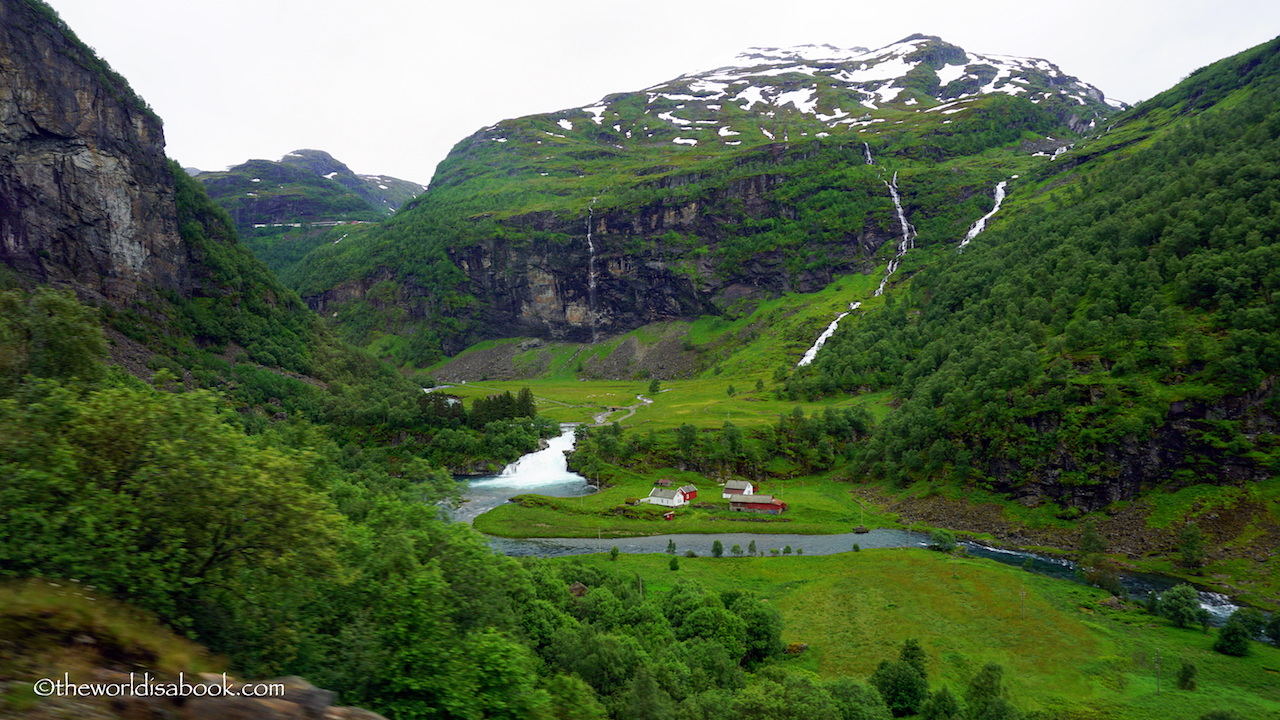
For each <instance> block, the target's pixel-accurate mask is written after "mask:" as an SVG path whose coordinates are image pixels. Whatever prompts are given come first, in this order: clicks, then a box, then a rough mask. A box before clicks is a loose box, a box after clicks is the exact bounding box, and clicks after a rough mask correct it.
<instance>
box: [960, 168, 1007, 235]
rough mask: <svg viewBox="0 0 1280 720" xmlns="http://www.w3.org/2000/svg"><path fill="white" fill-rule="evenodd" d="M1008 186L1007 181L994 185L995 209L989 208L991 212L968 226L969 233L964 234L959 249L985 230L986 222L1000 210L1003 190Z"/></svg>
mask: <svg viewBox="0 0 1280 720" xmlns="http://www.w3.org/2000/svg"><path fill="white" fill-rule="evenodd" d="M1008 184H1009V182H1008V181H1007V180H1001V181H1000V184H998V185H996V194H995V195H996V204H995V207H993V208H991V212H989V213H987V214H986V215H983V216H982V217H980V218H978V220H977V222H975V223H974V224H973V225H971V226H969V232H967V233H965V234H964V239H963V240H961V241H960V248H961V249H963V248H964V246H965V245H968V244H969V241H970V240H973V239H974V238H976V237H978V233H980V232H982V231H983V230H986V229H987V221H988V220H990V219H991V217H992V216H993V215H995V214H996V212H997V211H998V210H1000V204H1001V203H1003V202H1004V189H1005V187H1007V186H1008Z"/></svg>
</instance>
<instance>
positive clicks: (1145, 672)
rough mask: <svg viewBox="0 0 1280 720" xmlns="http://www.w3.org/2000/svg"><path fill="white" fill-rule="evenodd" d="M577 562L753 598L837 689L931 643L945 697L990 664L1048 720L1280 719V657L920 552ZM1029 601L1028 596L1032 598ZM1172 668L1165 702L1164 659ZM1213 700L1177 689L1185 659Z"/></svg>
mask: <svg viewBox="0 0 1280 720" xmlns="http://www.w3.org/2000/svg"><path fill="white" fill-rule="evenodd" d="M575 560H578V561H581V562H584V563H588V564H597V565H601V566H606V565H607V566H609V567H610V568H611V569H618V570H622V571H625V572H632V573H635V574H636V575H638V576H639V577H641V578H643V579H644V585H645V587H646V589H647V590H648V591H664V590H667V589H669V588H670V587H672V586H673V585H674V583H676V582H677V581H680V580H695V581H697V582H699V583H702V584H703V585H705V586H707V587H708V588H710V589H713V590H719V591H724V590H748V591H751V592H755V593H757V594H759V595H760V596H761V597H763V598H765V599H766V600H768V601H769V602H770V603H771V604H773V605H774V606H775V607H777V608H778V609H779V611H781V612H782V615H783V618H784V620H785V623H786V627H785V630H784V633H783V640H784V641H785V642H803V643H808V644H809V650H808V651H807V652H806V653H804V654H802V655H800V656H799V657H797V658H794V659H789V660H787V661H785V662H786V663H787V664H788V665H792V666H795V667H800V668H804V669H807V670H812V671H814V672H817V673H819V674H820V675H823V676H826V677H832V676H839V675H852V676H855V677H862V678H865V677H866V676H868V675H870V674H871V672H872V671H873V670H874V669H875V667H876V665H877V664H878V663H879V662H880V661H881V660H885V659H892V658H893V657H895V656H896V654H897V651H898V648H899V647H900V645H901V643H902V641H903V640H905V639H907V638H917V639H919V640H920V641H921V644H922V645H923V647H924V649H925V652H926V655H927V656H928V660H927V662H928V670H929V678H930V683H931V686H932V687H933V688H934V689H936V688H937V687H939V686H940V685H946V686H948V687H950V688H951V689H952V691H953V692H959V691H961V690H962V688H963V687H964V686H965V684H966V683H967V682H968V680H969V678H970V677H971V676H972V674H973V673H974V672H975V671H977V670H978V669H979V668H981V667H982V665H983V664H985V663H987V662H997V663H1000V664H1001V665H1003V666H1004V668H1005V672H1006V675H1005V677H1006V683H1007V686H1008V688H1009V694H1010V699H1011V700H1012V701H1013V702H1014V704H1016V705H1018V706H1019V707H1021V708H1022V709H1023V710H1026V711H1030V712H1033V713H1042V715H1038V716H1043V717H1053V718H1083V717H1090V718H1093V717H1106V718H1118V719H1121V720H1130V719H1132V720H1147V719H1148V718H1152V717H1177V718H1180V717H1198V716H1199V715H1201V714H1203V713H1205V712H1208V711H1210V710H1214V709H1222V708H1231V709H1234V710H1235V711H1237V712H1239V713H1242V714H1243V716H1244V717H1259V718H1261V717H1274V716H1275V713H1277V712H1280V683H1276V682H1275V674H1274V673H1275V672H1276V670H1277V669H1280V649H1277V648H1274V647H1270V646H1266V645H1262V644H1260V643H1254V644H1253V645H1252V650H1253V653H1252V654H1251V656H1250V657H1247V658H1232V657H1227V656H1225V655H1221V654H1218V653H1215V652H1213V651H1212V650H1211V649H1210V646H1211V645H1212V642H1213V638H1212V636H1211V635H1208V634H1205V633H1202V632H1200V631H1199V630H1184V629H1177V628H1173V627H1170V626H1169V625H1168V623H1167V622H1166V621H1164V620H1160V619H1156V618H1153V617H1152V616H1150V615H1147V614H1145V613H1144V612H1142V611H1140V610H1137V609H1128V608H1126V609H1113V608H1110V607H1107V606H1103V605H1101V604H1100V603H1101V601H1103V600H1105V599H1106V598H1107V595H1106V593H1104V592H1102V591H1099V590H1095V589H1092V588H1088V587H1084V586H1081V585H1076V584H1073V583H1069V582H1065V581H1059V580H1053V579H1050V578H1045V577H1041V576H1038V575H1033V574H1030V573H1027V572H1024V571H1021V570H1018V569H1016V568H1012V567H1008V566H1004V565H1000V564H998V563H994V562H990V561H985V560H980V559H954V558H949V557H946V556H943V555H940V554H937V553H931V552H928V551H924V550H912V549H887V550H867V551H863V552H860V553H845V554H842V555H829V556H803V557H778V558H774V557H764V558H729V557H725V558H720V559H715V558H705V557H703V558H683V557H682V558H680V566H679V570H677V571H674V572H673V571H671V570H669V569H668V562H669V558H668V556H666V555H660V554H654V555H625V554H624V555H622V556H620V557H619V559H618V560H617V561H616V562H613V563H611V562H610V561H609V559H608V556H607V555H592V556H584V557H580V558H576V559H557V560H553V561H552V562H574V561H575ZM1024 591H1025V596H1024V595H1023V592H1024ZM1157 653H1158V654H1159V657H1160V658H1161V668H1162V671H1161V676H1162V680H1161V691H1160V692H1159V693H1157V692H1156V676H1155V668H1156V664H1155V657H1156V655H1157ZM1183 659H1185V660H1188V661H1190V662H1193V663H1195V664H1196V666H1197V668H1198V670H1199V689H1197V690H1196V691H1194V692H1187V691H1181V690H1175V689H1174V688H1173V682H1172V681H1173V677H1174V675H1175V674H1176V672H1177V668H1178V664H1179V663H1180V661H1181V660H1183Z"/></svg>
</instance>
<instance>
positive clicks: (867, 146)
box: [862, 142, 876, 165]
mask: <svg viewBox="0 0 1280 720" xmlns="http://www.w3.org/2000/svg"><path fill="white" fill-rule="evenodd" d="M862 149H863V150H865V151H866V153H867V164H868V165H875V164H876V161H875V160H873V159H872V158H871V146H870V145H868V144H866V143H865V142H864V143H862Z"/></svg>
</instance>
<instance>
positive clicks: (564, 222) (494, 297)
mask: <svg viewBox="0 0 1280 720" xmlns="http://www.w3.org/2000/svg"><path fill="white" fill-rule="evenodd" d="M684 179H685V180H689V181H690V182H692V181H696V180H697V178H684ZM681 180H682V178H679V177H676V178H664V179H663V180H662V181H660V183H661V187H663V188H669V187H671V186H672V183H679V182H680V181H681ZM782 182H783V177H782V176H779V175H770V174H761V175H755V176H751V177H747V178H742V179H737V180H734V181H731V182H729V183H726V185H725V187H723V188H722V189H720V190H717V191H715V192H714V193H711V194H709V195H708V196H706V197H704V198H701V199H697V200H691V199H682V200H673V199H671V198H667V199H663V200H659V201H654V202H651V203H648V204H644V205H639V206H624V207H614V208H596V209H593V210H592V211H591V212H590V214H589V215H587V214H584V215H582V216H579V217H568V218H566V217H564V216H562V215H559V214H557V213H553V212H532V213H527V214H523V215H517V216H514V217H511V218H507V219H505V220H503V221H501V225H502V226H503V227H504V228H506V229H509V230H510V232H503V233H500V234H497V235H495V236H492V237H488V238H485V239H483V240H481V241H479V242H474V243H469V244H467V245H465V246H459V247H454V248H451V249H450V250H449V251H448V254H449V260H450V261H451V262H452V263H453V264H454V265H455V266H456V267H457V268H458V269H459V270H460V271H461V274H462V276H463V277H464V279H463V281H462V284H461V287H460V288H459V289H460V290H461V291H462V292H464V293H466V294H467V295H470V296H472V297H474V298H476V299H477V300H478V301H479V302H478V303H477V304H476V305H474V306H470V307H463V308H446V307H438V306H435V305H432V304H430V303H429V302H427V299H428V298H429V297H430V296H431V295H432V293H431V292H430V288H424V287H419V286H418V285H416V284H415V282H414V279H413V278H412V277H404V278H400V279H399V280H398V285H399V289H400V292H399V293H398V295H397V297H396V298H395V299H394V300H387V299H380V298H377V297H375V294H376V293H373V292H371V289H372V288H373V287H375V286H376V285H377V284H378V283H380V282H386V281H391V280H394V279H395V278H396V273H395V272H394V270H392V269H391V268H383V269H382V270H381V271H379V272H375V273H371V274H370V275H369V276H368V277H366V278H364V279H363V280H361V281H359V282H352V283H345V284H341V285H338V286H337V287H334V288H332V289H330V290H328V291H326V292H324V293H321V294H318V295H314V296H311V297H308V298H306V300H307V302H308V304H309V305H310V306H311V307H312V308H313V309H314V310H316V311H317V312H319V313H320V314H322V315H326V316H328V315H331V314H332V312H335V311H339V309H338V308H339V306H340V305H341V304H343V303H347V302H351V301H355V300H361V299H363V300H365V301H366V302H369V303H370V304H373V305H375V306H376V305H382V306H383V307H384V309H387V307H389V306H390V305H392V304H395V305H396V310H397V311H398V312H400V313H403V316H405V317H409V318H415V319H422V318H425V317H427V316H428V315H429V314H430V313H442V314H446V315H451V316H454V317H458V318H459V319H461V320H463V321H465V322H466V323H467V324H468V325H469V327H470V330H469V331H468V332H465V333H464V334H460V335H458V336H456V337H447V338H444V351H445V352H446V353H448V354H452V353H456V352H459V351H461V350H463V349H465V348H466V347H468V346H469V345H471V344H472V343H474V342H476V341H478V340H484V339H491V338H501V337H518V336H525V337H539V338H543V339H548V340H556V341H571V342H590V341H592V339H593V337H594V338H597V339H598V338H599V337H605V336H609V335H614V334H618V333H625V332H628V331H630V330H633V329H635V328H637V327H640V326H642V325H645V324H647V323H652V322H661V321H667V320H677V319H692V318H696V317H698V316H701V315H707V314H720V313H722V312H724V311H725V309H727V308H731V307H733V306H734V305H735V304H737V303H740V302H748V303H750V302H753V301H757V300H761V299H765V298H767V297H773V296H776V295H778V294H780V293H785V292H793V291H794V292H815V291H817V290H820V289H822V288H823V287H825V286H826V285H827V284H829V283H830V282H831V281H832V280H833V279H834V277H835V276H837V275H841V274H847V273H852V272H868V271H870V270H871V269H872V268H873V267H874V261H873V260H872V257H873V256H874V255H875V253H876V251H877V250H878V249H879V248H880V247H881V245H883V244H884V243H885V242H888V241H891V240H892V236H891V233H890V232H888V231H886V230H884V229H882V228H881V227H880V226H879V225H878V224H877V223H876V222H875V221H874V220H873V219H872V218H871V217H868V218H866V219H865V222H864V224H863V226H862V228H861V229H860V230H859V231H858V232H856V233H849V234H848V235H847V236H845V237H843V238H841V239H840V241H838V242H829V243H827V244H824V245H822V246H821V249H822V251H823V257H824V262H823V264H822V265H821V266H820V267H810V268H797V267H795V263H796V253H795V252H794V251H793V250H792V249H776V250H771V251H767V252H760V253H756V254H754V255H752V256H751V257H750V258H749V259H748V260H745V261H743V262H741V263H739V264H738V265H736V266H734V267H731V268H726V267H724V266H723V265H721V264H719V260H718V259H717V258H716V257H715V253H712V252H708V250H710V249H713V248H715V247H717V246H718V245H719V244H720V243H721V242H723V241H724V240H725V238H726V233H727V231H726V228H727V227H729V226H730V225H732V224H735V223H739V222H741V220H742V219H744V218H749V219H754V220H758V219H763V218H778V217H781V218H786V217H787V216H788V213H792V212H794V207H793V206H792V205H790V204H783V203H779V202H777V201H775V200H772V199H771V198H770V191H772V190H773V189H775V188H777V187H778V186H779V185H781V184H782ZM726 207H732V208H733V211H734V216H733V217H727V216H726V214H725V212H724V208H726ZM789 219H790V218H789ZM588 230H589V231H590V233H591V243H590V244H589V243H588V241H587V233H588ZM672 233H674V234H675V235H674V236H673V235H672ZM530 237H532V238H537V239H533V240H528V239H524V238H530ZM673 237H674V238H678V239H673ZM546 238H553V239H546ZM806 249H811V248H806ZM593 255H594V258H593ZM592 267H594V269H595V279H596V287H595V289H594V291H593V290H592V288H591V283H590V277H591V274H592V273H591V268H592Z"/></svg>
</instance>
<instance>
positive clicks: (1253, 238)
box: [787, 42, 1280, 506]
mask: <svg viewBox="0 0 1280 720" xmlns="http://www.w3.org/2000/svg"><path fill="white" fill-rule="evenodd" d="M1278 49H1280V44H1278V43H1276V42H1272V43H1269V44H1267V45H1265V46H1262V47H1260V48H1257V49H1255V50H1253V51H1250V52H1248V53H1245V54H1243V55H1242V56H1241V57H1240V58H1233V59H1229V60H1227V61H1224V62H1223V63H1221V64H1219V65H1215V66H1211V67H1210V68H1207V69H1205V70H1202V71H1200V72H1198V73H1196V74H1195V75H1193V76H1192V77H1191V78H1190V79H1189V80H1188V81H1186V83H1185V84H1184V85H1182V86H1179V88H1175V89H1174V90H1171V91H1169V92H1168V93H1165V94H1163V95H1161V96H1158V97H1157V98H1155V99H1153V100H1152V101H1151V103H1150V104H1145V103H1144V104H1142V105H1139V106H1138V107H1136V108H1135V109H1133V110H1132V111H1130V112H1129V113H1127V114H1126V115H1124V116H1121V118H1119V119H1118V122H1117V125H1116V128H1115V133H1116V134H1117V135H1122V134H1123V133H1125V132H1126V124H1127V123H1133V124H1137V125H1141V124H1142V123H1144V122H1147V121H1149V119H1150V118H1149V116H1151V115H1153V114H1156V113H1161V112H1165V113H1167V112H1168V111H1169V110H1170V109H1172V110H1174V111H1175V114H1174V115H1172V116H1167V115H1166V116H1162V117H1171V118H1172V119H1166V120H1164V121H1162V122H1161V123H1159V125H1157V126H1156V127H1155V129H1154V130H1151V129H1148V130H1147V131H1146V132H1147V133H1148V134H1149V135H1150V136H1149V138H1148V139H1146V140H1142V141H1141V142H1138V143H1135V144H1132V145H1131V146H1129V147H1126V148H1125V149H1123V150H1121V151H1119V152H1116V153H1112V154H1110V155H1108V154H1100V155H1095V156H1093V157H1092V158H1089V157H1088V150H1087V148H1086V150H1085V153H1086V158H1087V159H1086V162H1085V164H1083V165H1081V166H1079V167H1078V168H1075V169H1074V170H1073V171H1072V172H1071V174H1070V176H1069V178H1068V179H1067V181H1066V182H1065V183H1061V182H1060V181H1059V180H1058V179H1056V178H1054V179H1051V182H1050V183H1049V185H1050V187H1046V188H1045V189H1044V190H1042V193H1041V195H1040V196H1039V197H1037V198H1034V199H1033V200H1032V201H1030V202H1026V203H1023V204H1022V205H1020V206H1019V207H1020V208H1021V210H1020V211H1019V212H1014V213H1011V214H1010V215H1009V216H1007V217H1006V218H1005V219H1004V220H1003V221H1002V222H1001V223H998V224H996V225H995V226H994V227H992V228H991V229H990V230H988V231H987V233H985V234H984V235H983V236H982V238H981V241H980V242H977V243H975V244H973V245H971V246H970V247H969V248H968V249H967V250H966V251H965V252H963V253H962V254H958V255H956V256H953V257H952V258H949V259H947V260H945V261H941V262H938V263H936V264H935V265H933V266H931V267H928V268H926V269H923V270H922V271H921V272H920V273H919V274H917V275H916V276H915V277H914V278H913V280H912V283H911V286H910V291H909V293H908V294H906V295H905V296H903V297H900V298H896V299H895V301H894V302H893V303H892V304H890V305H887V306H886V307H885V308H884V309H883V311H880V312H877V313H872V314H870V315H868V316H867V317H866V318H865V319H864V320H863V322H861V323H860V324H858V325H857V326H856V328H851V329H850V330H849V331H845V332H839V333H837V334H836V335H835V336H834V337H833V338H832V339H831V340H830V341H829V342H828V344H827V346H826V347H825V348H824V350H823V352H822V353H821V354H819V356H818V358H817V361H816V362H815V363H814V364H813V365H812V366H811V367H810V368H808V369H802V370H800V371H798V372H796V373H795V374H794V376H793V377H792V378H791V379H790V380H789V381H788V383H787V390H788V392H790V393H793V394H795V395H797V396H814V395H822V394H826V393H831V392H838V391H845V392H849V391H853V392H857V391H859V390H862V389H883V388H888V389H891V390H892V391H893V392H894V393H895V394H896V395H897V396H898V397H900V398H902V399H903V404H902V406H901V407H900V408H899V409H898V410H897V411H896V412H894V413H893V414H892V415H891V416H890V417H889V418H888V419H887V420H886V421H885V423H884V424H883V425H882V426H881V427H880V428H879V429H878V430H877V432H876V433H875V435H874V437H873V439H872V442H871V443H870V444H869V445H868V446H867V448H866V450H865V452H864V453H863V455H862V463H861V468H862V471H863V472H867V473H872V474H875V475H888V476H890V477H895V478H900V479H902V480H903V481H907V480H910V479H916V478H921V477H925V476H937V475H949V476H950V477H952V478H955V479H957V480H963V481H979V482H996V483H998V484H1000V485H1001V486H1002V487H1005V488H1015V487H1018V486H1021V485H1023V484H1024V483H1025V482H1027V481H1029V480H1031V479H1032V478H1041V479H1044V478H1051V479H1054V480H1058V481H1061V482H1062V483H1063V484H1065V485H1067V486H1072V485H1074V486H1087V485H1097V484H1099V483H1107V482H1111V481H1115V480H1117V479H1119V478H1120V476H1122V475H1125V474H1128V473H1130V472H1131V471H1132V470H1133V468H1132V467H1127V466H1126V463H1127V462H1128V460H1127V459H1126V458H1124V457H1123V456H1122V455H1123V453H1117V452H1115V451H1114V448H1116V447H1118V446H1122V445H1124V444H1126V443H1129V444H1132V443H1139V444H1140V443H1143V442H1149V441H1156V442H1161V441H1164V442H1166V444H1167V442H1168V440H1169V437H1170V435H1169V434H1170V433H1171V432H1172V433H1173V434H1174V435H1176V436H1177V437H1178V438H1179V441H1178V442H1177V443H1176V444H1175V445H1174V446H1173V447H1166V448H1165V449H1166V450H1167V451H1168V452H1169V453H1170V454H1171V455H1172V454H1176V455H1177V456H1176V457H1172V456H1170V457H1162V458H1161V459H1160V461H1159V462H1157V463H1155V467H1151V468H1147V471H1148V472H1147V473H1146V474H1145V475H1144V478H1143V480H1142V482H1143V483H1146V482H1151V481H1162V480H1169V479H1176V480H1178V481H1179V482H1220V481H1222V480H1223V479H1224V478H1223V476H1222V474H1221V469H1222V463H1224V462H1226V463H1228V464H1230V465H1233V466H1238V467H1237V469H1236V470H1233V471H1232V473H1231V474H1232V476H1233V477H1234V476H1236V475H1239V476H1240V477H1239V478H1237V479H1244V478H1255V477H1265V476H1271V475H1274V473H1275V472H1276V469H1277V467H1280V465H1278V464H1277V463H1278V460H1280V458H1278V457H1277V449H1278V446H1280V442H1278V439H1277V436H1276V434H1275V430H1274V425H1273V422H1274V421H1273V420H1272V421H1268V420H1266V418H1274V417H1275V414H1276V411H1277V406H1276V399H1275V398H1276V395H1275V393H1274V392H1273V391H1272V389H1271V380H1270V379H1269V378H1272V377H1273V376H1274V374H1275V373H1276V371H1277V370H1280V341H1278V340H1277V336H1276V333H1275V328H1276V327H1278V326H1280V304H1278V302H1280V301H1278V300H1277V296H1276V293H1275V290H1276V288H1277V287H1280V250H1278V248H1277V245H1276V239H1277V235H1278V234H1280V215H1278V214H1277V210H1276V208H1277V207H1280V175H1278V174H1277V169H1276V168H1277V167H1280V165H1278V164H1277V163H1278V162H1280V74H1278V73H1277V72H1276V70H1277V67H1278V66H1280V63H1278V61H1277V57H1278V55H1277V52H1278ZM1241 68H1244V69H1248V71H1249V72H1248V73H1244V72H1243V71H1242V70H1241ZM1228 80H1230V81H1228ZM1208 98H1214V99H1217V100H1220V101H1221V102H1219V103H1218V104H1217V105H1213V106H1212V107H1209V108H1208V109H1204V103H1205V102H1206V100H1207V99H1208ZM1052 185H1060V186H1058V187H1052ZM1230 397H1241V398H1242V400H1240V401H1238V402H1236V403H1235V404H1234V405H1233V404H1232V402H1233V401H1230V400H1229V398H1230ZM1224 403H1225V404H1224ZM1171 425H1176V427H1171ZM1058 492H1059V493H1062V494H1063V495H1064V496H1069V495H1071V494H1073V493H1075V492H1076V491H1063V490H1059V491H1058ZM1085 494H1086V495H1091V496H1092V497H1093V499H1092V500H1088V501H1086V504H1088V505H1092V506H1097V505H1098V504H1105V502H1106V501H1107V500H1108V499H1111V500H1114V499H1118V498H1115V497H1110V498H1108V496H1107V495H1106V494H1103V493H1098V494H1093V493H1085Z"/></svg>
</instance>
